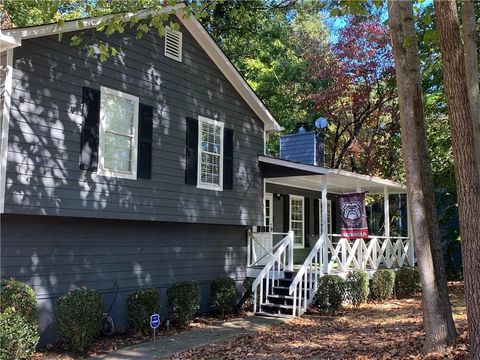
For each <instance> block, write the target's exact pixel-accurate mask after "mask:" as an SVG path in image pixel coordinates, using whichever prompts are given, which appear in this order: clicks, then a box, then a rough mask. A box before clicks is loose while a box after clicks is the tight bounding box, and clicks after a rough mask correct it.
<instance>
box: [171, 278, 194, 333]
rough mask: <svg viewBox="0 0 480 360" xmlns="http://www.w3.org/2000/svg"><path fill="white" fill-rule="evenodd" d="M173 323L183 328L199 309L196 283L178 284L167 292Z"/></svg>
mask: <svg viewBox="0 0 480 360" xmlns="http://www.w3.org/2000/svg"><path fill="white" fill-rule="evenodd" d="M167 297H168V307H169V310H170V315H171V317H172V321H173V323H174V324H175V325H176V326H178V327H179V328H184V327H185V326H187V325H188V323H189V322H190V321H191V320H192V319H193V317H194V316H195V314H196V312H197V311H198V309H199V308H200V286H199V285H198V283H197V282H196V281H186V282H178V283H176V284H175V285H173V286H172V287H171V288H170V289H168V290H167Z"/></svg>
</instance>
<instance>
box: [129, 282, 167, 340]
mask: <svg viewBox="0 0 480 360" xmlns="http://www.w3.org/2000/svg"><path fill="white" fill-rule="evenodd" d="M160 307H161V301H160V293H159V292H158V291H157V289H155V288H146V289H139V290H136V291H134V292H133V293H131V294H130V295H128V297H127V318H128V325H129V327H130V329H131V330H133V331H139V330H141V331H144V330H145V329H148V328H150V316H151V315H152V314H153V313H158V312H160Z"/></svg>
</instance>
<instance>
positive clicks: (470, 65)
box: [462, 0, 480, 175]
mask: <svg viewBox="0 0 480 360" xmlns="http://www.w3.org/2000/svg"><path fill="white" fill-rule="evenodd" d="M475 15H476V14H475V3H474V2H473V0H465V1H464V2H463V9H462V19H463V42H464V44H465V72H466V76H467V88H468V99H469V101H470V111H471V112H472V121H473V134H474V136H475V143H476V151H477V152H476V158H477V167H478V170H479V171H480V94H479V85H478V42H477V39H478V35H477V21H476V18H475ZM479 175H480V173H479Z"/></svg>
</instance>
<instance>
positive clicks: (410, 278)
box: [395, 267, 420, 298]
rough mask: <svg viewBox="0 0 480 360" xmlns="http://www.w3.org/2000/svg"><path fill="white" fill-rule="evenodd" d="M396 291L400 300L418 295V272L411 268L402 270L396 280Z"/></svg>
mask: <svg viewBox="0 0 480 360" xmlns="http://www.w3.org/2000/svg"><path fill="white" fill-rule="evenodd" d="M395 289H396V293H397V297H399V298H405V297H409V296H412V295H415V294H416V293H418V291H419V290H420V276H419V274H418V270H417V269H415V268H411V267H402V268H400V269H399V270H398V271H397V274H396V278H395Z"/></svg>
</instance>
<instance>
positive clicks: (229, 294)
mask: <svg viewBox="0 0 480 360" xmlns="http://www.w3.org/2000/svg"><path fill="white" fill-rule="evenodd" d="M210 289H211V297H212V307H213V310H215V312H216V313H217V314H219V315H220V316H221V317H222V318H224V317H225V315H226V314H228V313H230V312H231V311H232V310H233V306H234V302H235V298H236V297H237V289H236V284H235V280H233V279H232V278H231V277H228V276H226V277H221V278H219V279H216V280H214V281H213V282H212V285H211V287H210Z"/></svg>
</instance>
